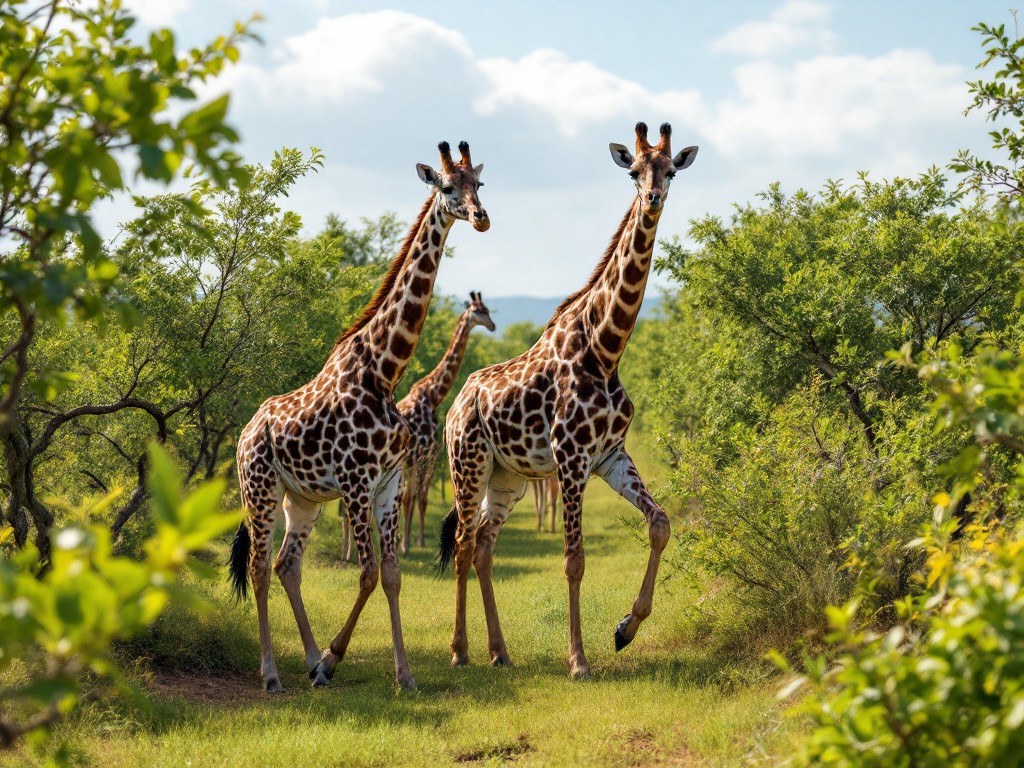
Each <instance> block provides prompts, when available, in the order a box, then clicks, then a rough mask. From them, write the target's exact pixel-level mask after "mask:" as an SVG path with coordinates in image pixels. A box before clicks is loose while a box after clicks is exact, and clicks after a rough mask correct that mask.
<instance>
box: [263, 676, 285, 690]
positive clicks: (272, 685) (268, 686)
mask: <svg viewBox="0 0 1024 768" xmlns="http://www.w3.org/2000/svg"><path fill="white" fill-rule="evenodd" d="M263 690H264V691H265V692H266V693H284V686H283V685H281V681H280V680H278V679H277V678H276V677H272V678H270V679H269V680H267V681H265V682H264V683H263Z"/></svg>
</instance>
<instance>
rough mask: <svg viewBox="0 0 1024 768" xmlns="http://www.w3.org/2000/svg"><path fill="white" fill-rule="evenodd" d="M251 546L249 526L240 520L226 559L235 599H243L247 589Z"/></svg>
mask: <svg viewBox="0 0 1024 768" xmlns="http://www.w3.org/2000/svg"><path fill="white" fill-rule="evenodd" d="M251 547H252V540H251V539H250V538H249V528H248V526H247V525H246V524H245V521H244V520H243V521H242V524H241V525H239V526H238V533H236V534H235V540H234V541H233V542H232V543H231V557H230V558H229V559H228V575H229V576H230V577H231V590H232V591H233V592H234V593H235V600H237V601H239V602H241V601H242V600H245V598H246V595H247V593H248V591H249V549H250V548H251Z"/></svg>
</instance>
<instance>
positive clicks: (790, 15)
mask: <svg viewBox="0 0 1024 768" xmlns="http://www.w3.org/2000/svg"><path fill="white" fill-rule="evenodd" d="M828 15H829V9H828V6H827V5H825V3H823V2H820V1H819V0H787V2H786V3H785V4H784V5H782V6H781V7H780V8H778V9H777V10H776V11H775V12H774V13H772V15H771V18H769V20H768V21H748V22H746V23H744V24H740V25H739V26H738V27H736V28H734V29H732V30H730V31H729V32H726V33H725V34H724V35H722V36H721V37H720V38H718V39H717V40H715V41H714V42H713V43H712V48H713V50H716V51H720V52H722V53H733V54H738V55H741V56H772V55H775V54H782V53H786V52H790V51H794V50H798V49H801V48H812V49H814V50H826V49H828V47H829V46H830V45H831V44H832V40H833V35H832V33H831V31H829V29H828V27H827V26H826V25H827V22H828Z"/></svg>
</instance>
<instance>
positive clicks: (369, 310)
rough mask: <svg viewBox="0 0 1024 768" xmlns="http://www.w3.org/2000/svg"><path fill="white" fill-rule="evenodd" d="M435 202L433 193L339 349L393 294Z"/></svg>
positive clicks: (343, 334) (342, 339) (339, 338)
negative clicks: (422, 225)
mask: <svg viewBox="0 0 1024 768" xmlns="http://www.w3.org/2000/svg"><path fill="white" fill-rule="evenodd" d="M433 202H434V193H433V192H431V194H430V197H428V198H427V202H425V203H424V204H423V209H422V210H421V211H420V213H419V216H417V217H416V221H415V222H414V223H413V225H412V226H411V227H410V228H409V234H408V235H406V236H405V242H404V243H402V247H401V248H400V249H399V251H398V255H397V256H395V258H394V259H393V260H392V261H391V266H390V267H389V268H388V271H387V274H385V275H384V279H383V280H381V283H380V287H379V288H377V292H376V293H375V294H373V298H372V299H370V303H369V304H367V305H366V307H365V308H364V309H363V312H362V314H361V315H359V317H358V318H357V319H356V321H355V322H354V323H352V325H351V326H349V329H348V330H347V331H344V332H343V333H342V334H341V335H340V336H339V337H338V340H337V341H335V342H334V346H335V347H337V346H338V345H339V344H341V343H342V342H343V341H345V340H346V339H348V338H349V337H350V336H352V335H353V334H354V333H356V332H357V331H359V330H361V329H362V328H363V327H364V326H366V324H367V323H369V322H370V320H372V319H373V316H374V315H376V314H377V310H378V309H380V306H381V304H383V303H384V300H385V299H386V298H387V297H388V295H389V294H390V293H391V289H392V288H394V287H395V281H396V280H398V275H399V273H400V272H401V271H402V267H404V266H405V262H406V260H408V258H409V251H411V250H412V245H413V243H414V242H415V240H416V233H417V232H419V229H420V225H421V224H422V223H423V219H424V217H425V216H426V215H427V211H428V210H429V209H430V206H431V204H432V203H433Z"/></svg>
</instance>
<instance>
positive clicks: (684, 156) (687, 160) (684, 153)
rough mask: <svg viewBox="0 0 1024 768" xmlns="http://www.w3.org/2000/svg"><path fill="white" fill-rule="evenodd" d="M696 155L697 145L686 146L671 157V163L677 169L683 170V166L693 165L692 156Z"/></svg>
mask: <svg viewBox="0 0 1024 768" xmlns="http://www.w3.org/2000/svg"><path fill="white" fill-rule="evenodd" d="M696 157H697V147H687V148H686V149H681V150H679V154H678V155H676V156H675V157H673V158H672V165H674V166H675V167H676V170H677V171H681V170H683V168H689V167H690V166H691V165H693V161H694V158H696Z"/></svg>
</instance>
